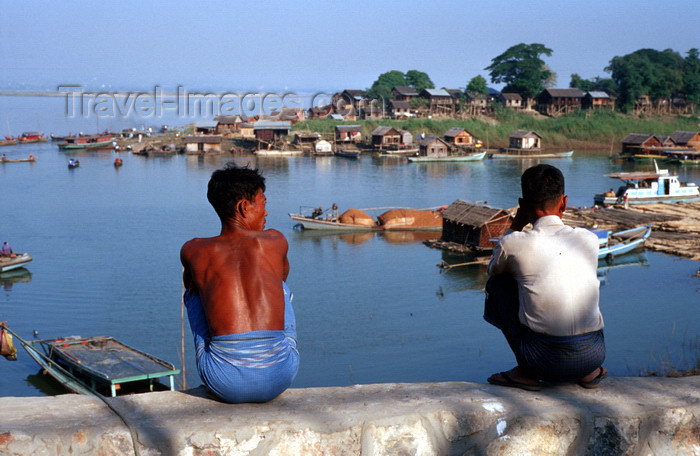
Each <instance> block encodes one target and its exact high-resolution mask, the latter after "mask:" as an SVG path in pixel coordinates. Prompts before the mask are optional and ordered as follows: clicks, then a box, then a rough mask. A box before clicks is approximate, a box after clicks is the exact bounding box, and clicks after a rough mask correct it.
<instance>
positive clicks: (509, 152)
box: [488, 148, 574, 158]
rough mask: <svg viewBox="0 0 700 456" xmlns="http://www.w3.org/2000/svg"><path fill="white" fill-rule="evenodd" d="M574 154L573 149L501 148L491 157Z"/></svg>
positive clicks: (564, 155) (568, 155)
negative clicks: (563, 150)
mask: <svg viewBox="0 0 700 456" xmlns="http://www.w3.org/2000/svg"><path fill="white" fill-rule="evenodd" d="M572 155H574V151H573V150H569V151H565V152H545V151H544V150H542V149H539V150H532V149H511V148H507V149H501V150H499V151H498V152H490V153H489V154H488V157H489V158H570V157H571V156H572Z"/></svg>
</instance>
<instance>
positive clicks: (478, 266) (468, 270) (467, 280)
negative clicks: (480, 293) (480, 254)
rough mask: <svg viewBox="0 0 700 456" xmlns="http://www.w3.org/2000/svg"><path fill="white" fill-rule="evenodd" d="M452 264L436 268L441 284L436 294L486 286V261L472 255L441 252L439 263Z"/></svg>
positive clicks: (480, 288) (440, 294) (440, 295)
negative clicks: (444, 267) (446, 267)
mask: <svg viewBox="0 0 700 456" xmlns="http://www.w3.org/2000/svg"><path fill="white" fill-rule="evenodd" d="M444 263H446V264H449V265H452V267H450V268H449V269H438V268H439V266H440V265H436V270H438V271H439V273H440V275H441V285H440V287H439V288H438V291H437V293H436V294H437V295H438V296H439V297H442V296H444V295H445V294H447V293H458V292H461V291H465V290H483V288H484V287H485V286H486V280H487V279H488V274H487V273H486V264H487V263H486V262H485V261H484V260H480V259H477V257H476V256H474V255H469V254H464V255H459V254H455V253H452V252H446V251H443V252H442V263H441V264H444Z"/></svg>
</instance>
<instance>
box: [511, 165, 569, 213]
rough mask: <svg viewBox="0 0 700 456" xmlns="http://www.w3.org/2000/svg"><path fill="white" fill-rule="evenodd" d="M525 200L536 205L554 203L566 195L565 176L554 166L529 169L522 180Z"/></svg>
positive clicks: (539, 166) (537, 166) (538, 166)
mask: <svg viewBox="0 0 700 456" xmlns="http://www.w3.org/2000/svg"><path fill="white" fill-rule="evenodd" d="M520 185H521V187H522V190H523V200H525V201H527V202H529V203H530V204H534V205H541V204H543V203H549V202H554V201H556V200H557V199H558V198H560V197H561V196H562V195H564V175H563V174H562V173H561V171H559V169H557V168H555V167H554V166H552V165H536V166H533V167H531V168H528V169H526V170H525V172H524V173H523V175H522V177H521V178H520Z"/></svg>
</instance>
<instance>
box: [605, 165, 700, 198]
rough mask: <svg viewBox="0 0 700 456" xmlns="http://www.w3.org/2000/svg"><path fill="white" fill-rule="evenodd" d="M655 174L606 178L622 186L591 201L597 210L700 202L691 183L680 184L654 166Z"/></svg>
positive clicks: (630, 173) (696, 188)
mask: <svg viewBox="0 0 700 456" xmlns="http://www.w3.org/2000/svg"><path fill="white" fill-rule="evenodd" d="M654 167H655V170H654V171H635V172H621V173H612V174H606V175H605V176H607V177H612V178H615V179H620V180H621V181H623V182H624V183H625V185H623V186H621V187H620V188H619V189H618V190H617V192H615V191H613V190H612V189H611V190H610V191H608V192H606V193H598V194H596V195H595V196H594V197H593V201H594V203H595V204H596V205H597V206H620V205H624V204H625V200H627V202H628V203H629V204H651V203H681V202H684V203H687V202H693V201H700V189H698V186H697V184H695V183H694V182H687V183H685V182H681V181H680V180H679V179H678V176H676V175H675V174H669V172H668V170H667V169H659V168H658V166H657V165H656V162H654Z"/></svg>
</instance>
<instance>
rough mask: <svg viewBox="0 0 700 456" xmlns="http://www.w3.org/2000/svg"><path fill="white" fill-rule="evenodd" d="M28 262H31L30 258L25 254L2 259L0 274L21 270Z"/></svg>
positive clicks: (0, 259)
mask: <svg viewBox="0 0 700 456" xmlns="http://www.w3.org/2000/svg"><path fill="white" fill-rule="evenodd" d="M30 261H32V257H31V256H30V255H29V254H27V253H23V254H21V255H17V256H15V257H11V258H7V257H2V258H0V272H7V271H12V270H13V269H17V268H22V267H24V266H25V265H26V264H27V263H29V262H30Z"/></svg>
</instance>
